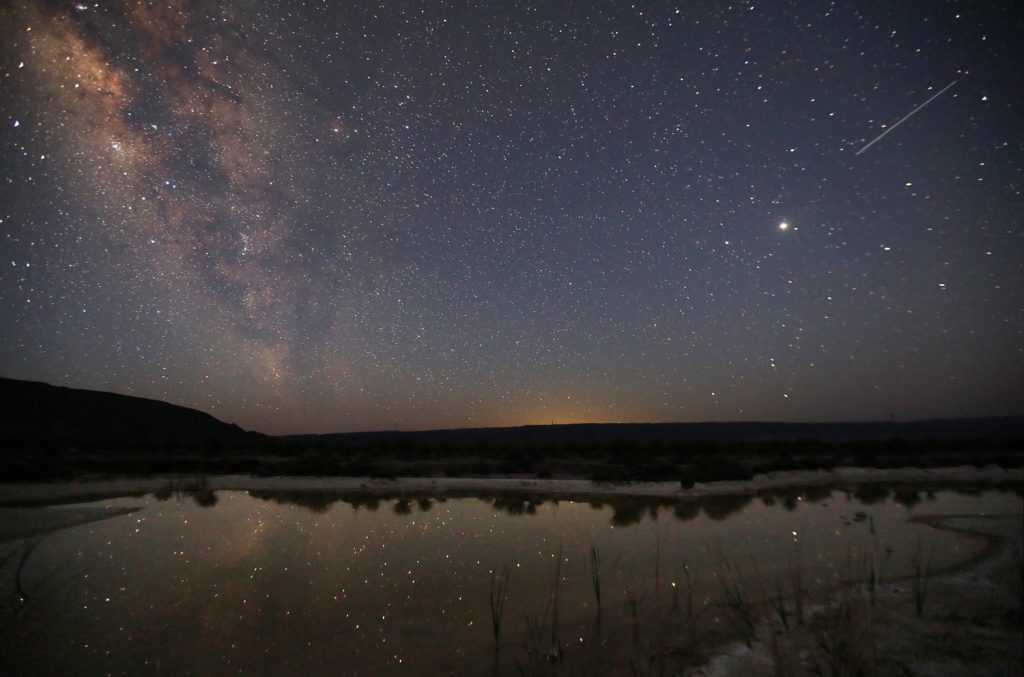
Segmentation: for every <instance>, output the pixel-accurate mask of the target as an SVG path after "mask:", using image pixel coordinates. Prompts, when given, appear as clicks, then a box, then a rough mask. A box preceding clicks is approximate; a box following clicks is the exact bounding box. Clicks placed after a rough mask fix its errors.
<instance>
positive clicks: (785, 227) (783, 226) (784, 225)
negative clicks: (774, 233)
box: [779, 221, 789, 230]
mask: <svg viewBox="0 0 1024 677" xmlns="http://www.w3.org/2000/svg"><path fill="white" fill-rule="evenodd" d="M779 230H789V224H788V223H786V222H785V221H783V222H782V223H780V224H779Z"/></svg>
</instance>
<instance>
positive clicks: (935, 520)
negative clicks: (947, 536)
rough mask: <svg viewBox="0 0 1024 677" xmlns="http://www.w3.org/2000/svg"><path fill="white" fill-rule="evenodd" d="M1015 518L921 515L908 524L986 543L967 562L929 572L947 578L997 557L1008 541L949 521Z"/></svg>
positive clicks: (1007, 516) (1003, 516)
mask: <svg viewBox="0 0 1024 677" xmlns="http://www.w3.org/2000/svg"><path fill="white" fill-rule="evenodd" d="M1014 517H1016V515H992V514H986V515H971V514H968V515H919V516H917V517H911V518H910V519H908V520H907V521H908V522H912V523H914V524H924V525H925V526H929V527H932V528H933V529H939V530H941V531H949V532H952V533H956V534H960V535H962V536H966V537H968V538H972V539H975V540H980V541H984V542H985V547H984V548H982V549H981V551H979V552H977V553H975V554H974V555H972V556H971V557H968V558H967V559H966V560H964V561H962V562H958V563H953V564H949V565H946V566H944V567H940V568H938V569H934V570H932V571H930V572H929V575H930V576H945V575H949V574H955V573H959V572H961V571H966V570H968V569H971V568H973V567H975V566H977V565H978V564H981V563H982V562H984V561H985V560H987V559H990V558H992V557H995V556H996V555H997V554H998V553H999V551H1000V550H1002V548H1003V546H1004V545H1005V544H1006V539H1004V538H1003V537H1001V536H999V535H998V534H993V533H991V532H987V531H979V530H977V529H967V528H964V527H957V526H953V525H951V524H948V521H949V520H956V519H982V520H983V519H1007V518H1014ZM909 578H911V577H909V576H908V577H906V578H904V579H897V580H906V579H909Z"/></svg>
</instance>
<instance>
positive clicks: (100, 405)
mask: <svg viewBox="0 0 1024 677" xmlns="http://www.w3.org/2000/svg"><path fill="white" fill-rule="evenodd" d="M263 439H264V436H263V435H261V434H259V433H253V432H246V431H245V430H242V429H241V428H239V427H238V426H236V425H232V424H228V423H223V422H221V421H218V420H217V419H216V418H214V417H213V416H210V415H209V414H204V413H203V412H201V411H196V410H195V409H189V408H187V407H179V406H177V405H174V404H168V403H167V402H160V401H158V400H147V399H144V398H141V397H129V396H127V395H117V394H114V393H104V392H98V391H94V390H77V389H74V388H63V387H57V386H51V385H47V384H45V383H37V382H33V381H18V380H14V379H8V378H0V448H3V449H34V448H54V447H76V448H83V449H90V448H92V449H173V448H176V447H206V448H209V447H215V448H217V447H219V448H227V447H247V446H254V445H258V444H259V443H260V441H261V440H263Z"/></svg>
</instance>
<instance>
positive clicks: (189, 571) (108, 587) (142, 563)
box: [0, 487, 1022, 675]
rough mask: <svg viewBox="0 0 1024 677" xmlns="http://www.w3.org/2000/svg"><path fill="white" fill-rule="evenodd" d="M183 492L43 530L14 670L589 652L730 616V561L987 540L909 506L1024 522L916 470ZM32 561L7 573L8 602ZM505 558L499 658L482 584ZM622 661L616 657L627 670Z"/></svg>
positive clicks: (331, 670) (173, 669) (903, 562)
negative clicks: (592, 490)
mask: <svg viewBox="0 0 1024 677" xmlns="http://www.w3.org/2000/svg"><path fill="white" fill-rule="evenodd" d="M169 493H170V492H164V493H162V494H161V495H159V496H148V497H143V498H138V497H134V498H123V499H113V500H106V501H100V502H95V503H90V504H85V505H80V506H75V508H76V509H81V508H83V507H88V508H99V507H111V508H128V507H135V506H139V507H141V509H140V510H138V511H137V512H134V513H131V514H121V515H117V516H115V517H112V518H110V519H107V520H104V521H100V522H92V523H88V524H82V525H79V526H73V527H70V528H66V529H62V530H60V531H56V532H54V533H50V534H47V535H46V536H45V537H39V539H38V544H37V545H36V547H35V549H34V550H33V551H32V553H31V555H30V556H29V558H28V559H27V560H26V561H25V565H24V567H23V571H22V587H23V588H24V590H23V592H27V593H29V594H28V598H29V599H28V603H27V604H26V605H25V608H24V609H23V610H22V611H21V613H19V614H18V616H17V617H16V618H14V620H13V621H12V622H10V623H9V624H8V628H7V630H6V632H5V633H4V635H5V638H4V639H5V644H4V647H3V652H4V654H5V655H4V658H3V662H4V664H6V668H7V669H8V670H13V671H14V672H8V674H15V673H17V674H81V675H100V674H125V675H134V674H168V675H186V674H204V675H209V674H246V673H260V674H297V673H304V674H306V675H320V674H331V675H356V674H361V675H380V674H408V675H417V674H445V673H456V672H458V673H463V674H466V673H468V674H491V673H492V672H494V671H498V672H501V673H503V674H518V672H517V667H516V666H517V665H518V666H519V667H520V668H522V667H524V666H526V667H529V665H530V661H531V660H532V658H531V654H530V652H529V651H528V648H530V647H531V646H532V647H533V648H534V649H536V647H537V646H538V642H537V641H533V642H532V644H531V638H530V633H529V628H530V626H531V625H533V626H537V627H541V626H543V627H545V628H546V630H544V634H545V639H544V642H545V643H548V642H549V641H550V637H549V635H552V634H554V635H557V643H558V645H559V646H561V647H562V648H561V658H562V660H575V661H576V664H577V665H583V664H584V663H585V660H586V659H587V657H588V656H589V657H593V656H598V655H601V654H602V653H608V652H609V649H608V646H610V645H611V644H612V643H613V642H614V641H619V640H614V639H613V637H614V636H615V635H616V633H619V634H622V635H623V636H624V637H630V638H631V639H630V641H631V642H635V641H636V640H637V638H638V637H639V635H640V634H641V633H640V631H639V630H638V629H637V628H641V629H642V630H643V632H644V633H646V634H647V635H650V634H652V633H656V632H658V631H659V630H658V628H662V629H663V628H665V627H667V625H666V624H665V623H664V622H663V621H664V619H666V618H668V617H669V616H670V615H671V614H673V613H675V614H677V615H678V614H679V613H681V611H680V609H681V607H682V605H683V604H684V603H685V601H686V600H687V599H688V598H689V599H690V600H691V601H692V602H693V603H694V604H695V605H696V606H697V607H698V608H699V609H703V610H704V611H703V612H702V615H701V623H703V624H705V625H706V626H708V628H709V631H714V630H715V627H714V626H716V624H718V625H722V626H723V627H722V628H718V630H719V631H720V632H726V631H727V630H728V628H726V627H724V626H725V625H726V624H727V618H726V617H725V615H723V614H722V612H721V608H720V603H721V602H722V599H721V585H720V581H719V580H718V578H719V576H721V574H722V569H723V565H724V567H725V569H726V572H733V573H734V574H735V575H736V578H737V579H738V580H740V581H741V582H742V583H743V584H744V585H745V586H747V588H748V590H749V591H750V593H751V594H752V595H753V596H756V595H757V594H758V593H759V592H763V591H765V590H767V589H771V588H773V587H774V586H775V585H776V584H777V583H778V581H780V580H781V581H788V580H790V577H791V573H792V571H793V562H794V561H797V562H799V565H800V567H801V569H802V580H803V582H804V586H806V588H808V589H809V590H811V591H812V592H811V594H824V593H821V592H820V591H823V590H826V589H828V588H831V587H834V586H836V585H838V584H840V583H841V582H842V581H844V580H846V579H847V578H849V577H851V576H852V577H854V578H858V579H860V580H863V577H864V575H865V572H866V571H867V570H868V568H869V567H870V566H871V562H874V567H875V569H876V571H877V572H878V573H879V574H880V575H881V577H882V578H883V580H890V581H891V580H895V579H897V578H899V577H901V576H905V575H907V574H908V573H909V572H910V571H911V563H912V561H913V559H914V557H915V554H916V553H924V556H926V557H927V558H928V559H929V566H930V567H931V568H932V569H942V568H948V567H953V566H956V565H957V564H959V563H963V562H965V561H967V560H970V559H971V558H972V557H975V556H977V555H978V554H979V553H982V552H983V551H984V549H985V547H986V544H987V542H986V541H985V540H984V539H980V538H974V537H971V536H969V535H965V534H960V533H955V532H951V531H946V530H940V529H936V528H935V527H933V526H930V525H928V524H923V523H918V522H913V521H909V520H910V518H912V517H914V516H921V515H943V514H945V515H961V514H987V515H998V516H1001V517H998V518H997V519H1001V520H1010V521H1011V522H1013V521H1014V520H1015V521H1016V523H1017V524H1019V523H1020V520H1021V513H1022V507H1021V498H1020V496H1019V495H1017V494H1014V493H1011V492H1002V491H994V490H988V491H978V492H966V493H964V492H961V493H957V492H955V491H951V490H943V491H938V492H935V493H931V494H929V493H926V492H923V491H917V490H915V489H909V488H906V487H904V488H902V489H901V490H899V491H897V492H895V493H893V492H892V491H890V490H889V489H887V488H880V487H868V488H861V489H858V490H856V491H840V490H831V489H821V488H816V489H807V490H790V491H787V492H782V493H778V494H773V495H765V496H760V497H750V496H721V497H714V498H707V499H704V500H702V501H700V502H696V501H687V502H681V503H674V504H665V503H664V502H662V503H661V504H658V503H653V504H645V503H643V502H641V501H619V502H618V503H615V504H610V505H605V504H601V503H589V502H573V501H565V500H562V501H558V502H554V501H550V500H548V501H544V500H541V499H538V498H530V497H524V496H501V497H494V496H492V497H487V498H480V497H449V498H443V497H439V496H427V495H424V494H415V495H408V496H393V497H387V498H381V497H372V496H359V495H346V496H336V495H331V494H309V493H305V494H303V493H294V492H267V491H262V492H251V493H245V492H232V491H221V492H216V493H213V492H209V491H202V492H198V493H196V494H194V495H183V494H173V493H170V495H168V494H169ZM1007 516H1008V517H1007ZM23 542H24V541H9V542H7V543H0V548H3V546H6V551H12V550H13V548H15V547H16V546H17V545H18V544H19V543H23ZM3 551H4V550H2V549H0V552H3ZM594 554H596V556H597V562H598V565H597V568H598V571H599V572H600V587H601V594H602V607H603V608H602V611H601V614H600V616H601V618H600V621H598V610H597V604H596V597H595V591H594V577H593V572H594V564H593V555H594ZM559 556H560V557H561V564H560V565H559V564H558V560H559ZM16 559H17V558H11V559H10V560H8V562H7V565H6V567H5V570H4V575H5V578H4V586H5V588H4V590H5V594H7V595H8V605H7V608H8V609H10V608H17V604H15V606H14V607H11V604H10V600H11V595H12V594H15V595H17V594H18V593H17V591H16V590H15V588H14V582H13V581H14V578H13V577H14V571H13V569H14V565H15V560H16ZM684 566H685V567H686V568H687V569H688V571H689V574H690V579H689V580H690V581H691V583H692V586H691V587H690V588H689V589H691V590H692V592H687V590H688V588H687V585H686V583H687V578H686V576H685V573H686V570H687V569H684ZM505 567H508V570H509V572H510V573H509V578H508V594H507V598H506V601H505V608H504V611H503V614H502V630H501V651H500V653H499V654H498V655H497V657H496V655H495V651H494V647H495V641H494V636H493V627H492V617H491V612H490V607H489V602H488V599H489V591H490V586H491V581H492V577H493V576H494V573H495V572H500V571H502V570H503V569H504V568H505ZM556 575H557V577H558V584H557V585H556V582H555V581H556ZM556 590H557V603H555V602H554V598H555V595H554V593H555V591H556ZM815 591H818V592H815ZM634 610H635V617H636V618H637V625H636V626H634V625H633V618H634ZM556 618H557V622H552V621H553V619H556ZM625 628H628V629H625ZM599 638H600V639H599ZM534 640H536V638H534ZM621 641H625V640H621ZM660 641H667V642H669V643H671V642H672V641H673V638H672V637H662V638H661V639H660ZM545 645H546V644H545ZM616 653H619V652H616ZM533 658H536V657H535V656H534V657H533ZM615 660H616V659H614V658H613V657H608V656H605V657H603V658H602V659H601V663H600V665H601V666H602V668H607V670H608V671H610V672H615V671H616V670H618V669H619V668H621V669H622V670H623V671H628V670H627V668H628V665H625V664H622V665H618V666H616V663H615ZM0 667H2V666H0Z"/></svg>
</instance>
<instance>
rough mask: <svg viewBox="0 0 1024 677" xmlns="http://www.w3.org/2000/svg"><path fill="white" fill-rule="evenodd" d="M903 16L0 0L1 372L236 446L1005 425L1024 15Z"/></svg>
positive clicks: (1023, 333) (977, 11) (1018, 291)
mask: <svg viewBox="0 0 1024 677" xmlns="http://www.w3.org/2000/svg"><path fill="white" fill-rule="evenodd" d="M901 4H902V3H892V2H862V3H849V5H846V4H843V5H839V4H836V3H811V2H808V3H783V2H771V3H764V4H761V3H738V4H737V3H733V4H724V3H685V4H684V3H680V4H679V5H675V4H671V3H637V4H634V5H629V4H626V3H605V2H566V3H512V2H509V3H504V2H496V3H482V2H479V3H461V2H455V3H443V4H442V3H414V2H394V3H392V2H387V3H381V4H379V5H378V4H372V3H362V2H354V3H331V2H323V3H290V2H284V3H271V2H266V3H261V2H233V1H229V2H189V1H188V0H170V1H168V2H159V3H146V2H141V3H139V2H109V3H108V2H104V3H96V4H93V3H78V4H75V3H68V2H12V3H7V4H5V5H4V7H3V8H0V26H2V27H0V31H2V32H0V36H2V44H3V50H2V56H0V59H2V60H0V124H2V138H0V140H2V150H0V153H2V155H0V160H2V167H0V171H2V183H0V219H2V222H0V262H2V266H0V319H2V326H0V374H2V375H5V376H10V377H15V378H27V379H34V380H43V381H48V382H51V383H56V384H61V385H69V386H75V387H85V388H95V389H102V390H113V391H117V392H123V393H129V394H135V395H140V396H146V397H155V398H159V399H164V400H168V401H171V402H175V403H180V404H184V405H188V406H193V407H198V408H200V409H203V410H206V411H209V412H211V413H213V414H214V415H216V416H218V417H220V418H222V419H225V420H229V421H234V422H237V423H239V424H240V425H243V426H245V427H249V428H255V429H258V430H262V431H266V432H298V431H304V432H319V431H342V430H360V429H376V428H392V427H395V426H397V427H400V428H404V429H413V428H434V427H452V426H478V425H515V424H524V423H548V422H551V421H555V422H562V423H566V422H578V421H693V420H711V419H717V420H735V419H782V420H822V419H857V418H888V417H889V416H890V415H892V416H895V417H897V418H916V417H927V416H960V415H990V414H1007V413H1021V412H1024V408H1022V406H1024V405H1022V403H1024V378H1022V376H1024V294H1022V292H1024V225H1022V223H1021V219H1022V215H1024V209H1022V207H1024V199H1022V192H1021V191H1022V182H1024V144H1022V131H1024V117H1022V113H1021V105H1022V102H1024V77H1022V75H1021V72H1020V69H1019V68H1018V67H1017V66H1018V65H1019V64H1021V63H1024V54H1022V51H1024V50H1022V49H1021V46H1020V42H1021V41H1020V39H1019V36H1020V35H1021V34H1022V30H1024V25H1022V22H1021V20H1020V19H1019V14H1018V13H1017V12H1015V7H1014V5H1013V4H1012V3H1005V4H1003V5H998V4H995V3H993V4H989V5H986V6H985V7H983V8H979V7H974V6H961V5H958V4H955V3H951V4H940V3H929V4H927V5H923V6H915V7H914V8H913V9H908V8H903V7H901V6H900V5H901ZM954 80H955V81H956V82H957V86H956V87H954V88H952V89H950V90H949V91H948V92H946V93H945V94H944V95H943V96H941V97H939V98H937V99H936V100H935V101H934V102H933V103H931V104H930V105H929V106H928V107H927V108H926V109H924V110H922V111H921V112H920V113H918V114H917V115H914V116H913V117H910V118H909V119H907V120H906V121H905V124H902V125H901V126H900V128H899V130H898V131H894V133H893V134H891V135H888V136H886V138H885V139H884V141H883V142H881V143H878V144H877V145H874V146H872V147H871V149H870V151H869V152H867V153H863V154H861V155H856V153H857V151H858V150H859V149H860V148H862V147H864V145H865V144H866V143H868V142H869V141H871V140H872V139H875V138H876V137H878V136H879V135H881V134H883V133H885V132H886V130H887V129H891V128H892V126H893V125H894V124H898V123H900V122H902V121H900V117H901V116H903V115H905V114H906V112H907V111H909V110H912V109H914V107H915V106H918V105H919V104H920V103H921V102H923V101H925V100H928V99H929V98H930V97H932V96H934V95H935V94H936V93H937V92H939V91H940V90H941V89H942V88H943V87H944V86H946V85H947V84H948V83H950V82H951V81H954ZM782 224H785V227H783V226H782Z"/></svg>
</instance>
